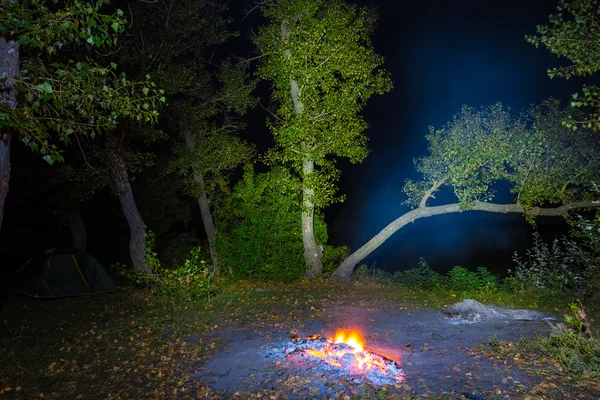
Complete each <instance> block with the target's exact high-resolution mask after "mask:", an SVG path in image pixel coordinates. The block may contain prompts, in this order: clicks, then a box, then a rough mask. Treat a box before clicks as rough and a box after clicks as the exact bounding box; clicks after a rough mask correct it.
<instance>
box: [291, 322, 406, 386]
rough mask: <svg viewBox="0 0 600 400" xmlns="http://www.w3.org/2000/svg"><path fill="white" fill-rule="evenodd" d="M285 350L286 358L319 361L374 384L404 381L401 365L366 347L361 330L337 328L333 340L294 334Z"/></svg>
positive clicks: (327, 367) (321, 363) (300, 360)
mask: <svg viewBox="0 0 600 400" xmlns="http://www.w3.org/2000/svg"><path fill="white" fill-rule="evenodd" d="M283 350H284V353H285V354H286V357H287V359H288V361H292V362H296V363H300V364H305V365H306V364H307V363H308V364H315V365H317V364H318V365H321V368H323V369H326V370H335V371H338V372H339V373H340V374H342V375H348V376H350V377H356V376H365V377H366V378H367V379H368V380H369V381H371V382H372V383H374V384H376V385H388V384H393V383H397V382H402V381H404V379H405V377H404V372H403V371H402V368H400V366H399V365H398V364H397V363H396V362H395V361H393V360H390V359H389V358H386V357H384V356H381V355H379V354H376V353H373V352H370V351H368V350H365V340H364V338H363V336H362V335H361V333H360V332H358V331H356V330H353V331H338V332H337V333H336V335H335V338H334V339H333V340H329V339H327V338H324V337H320V336H316V335H314V336H311V337H307V338H294V339H293V340H292V342H291V343H290V344H289V345H288V346H286V347H285V348H284V349H283Z"/></svg>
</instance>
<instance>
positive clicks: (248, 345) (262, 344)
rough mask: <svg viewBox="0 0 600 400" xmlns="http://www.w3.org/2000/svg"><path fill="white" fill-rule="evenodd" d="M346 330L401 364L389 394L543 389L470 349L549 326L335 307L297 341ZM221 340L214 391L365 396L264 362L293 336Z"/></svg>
mask: <svg viewBox="0 0 600 400" xmlns="http://www.w3.org/2000/svg"><path fill="white" fill-rule="evenodd" d="M340 328H359V329H360V330H361V331H362V332H363V334H364V336H365V338H366V340H367V349H368V350H370V351H373V352H376V353H378V354H381V355H383V356H386V357H388V358H391V359H393V360H395V361H397V362H398V363H399V364H401V366H402V367H403V369H404V372H405V374H406V376H407V381H406V383H405V384H403V385H395V386H396V387H388V388H387V389H388V391H389V392H391V393H397V394H406V395H432V396H438V395H448V396H449V398H464V397H463V396H464V395H463V393H473V394H479V395H482V394H483V395H486V394H487V396H490V395H493V396H494V397H484V398H496V397H499V398H516V397H515V396H523V395H526V394H527V393H528V392H529V391H530V389H531V388H532V387H533V386H535V385H536V384H538V383H540V381H541V380H540V379H539V378H536V377H535V376H529V375H527V373H526V372H525V371H523V370H522V369H520V368H518V367H517V366H515V365H505V364H503V363H501V362H498V361H494V360H492V359H490V358H488V357H485V356H482V355H481V354H475V353H473V352H472V351H471V350H470V349H471V348H475V347H476V346H478V345H480V344H483V345H486V344H487V343H489V341H490V338H491V337H495V338H497V339H498V340H508V341H516V340H519V339H521V338H523V337H532V336H534V335H536V334H547V333H548V330H549V329H548V324H547V323H545V322H544V321H537V322H534V321H523V320H510V319H501V318H492V319H487V320H485V319H484V320H481V321H479V322H475V323H469V322H468V321H464V320H462V321H460V320H456V319H445V318H443V317H442V312H440V311H436V310H431V309H416V310H415V309H403V308H401V307H394V306H390V307H388V308H384V309H368V308H360V307H348V306H333V307H329V308H328V309H326V310H325V312H324V315H323V318H322V319H319V320H314V321H309V322H308V323H307V324H306V325H305V326H303V327H302V328H301V329H299V330H298V332H297V334H298V335H300V336H309V335H311V334H319V335H322V336H325V337H332V336H333V334H334V333H335V331H336V330H338V329H340ZM220 336H221V338H222V340H223V343H224V344H225V349H224V350H223V351H222V352H220V353H219V354H217V355H216V356H214V357H213V358H212V359H210V360H209V361H208V362H207V363H205V364H203V365H202V366H201V367H200V369H199V370H200V376H201V377H202V379H203V380H205V381H206V382H207V383H208V384H209V385H210V386H211V387H213V388H214V389H216V390H219V391H223V392H224V393H226V394H228V395H233V394H235V393H236V392H256V391H259V390H264V389H273V390H278V391H287V392H288V393H289V397H290V398H316V397H319V398H324V397H331V396H335V395H336V394H339V393H340V391H342V390H348V389H349V388H350V389H351V391H353V392H355V393H356V394H359V395H360V394H361V392H362V391H364V382H363V381H362V380H361V379H357V380H356V382H347V381H344V382H340V381H339V380H338V381H336V376H335V372H333V373H331V372H326V371H322V370H320V369H318V368H298V367H285V366H281V363H279V365H274V364H275V363H273V362H272V360H270V359H269V358H267V357H265V353H266V352H265V350H266V349H269V348H270V347H280V346H281V345H282V343H284V342H286V341H288V340H289V339H290V333H289V332H281V331H278V330H277V329H271V330H269V328H268V327H265V328H262V329H261V330H260V331H259V332H256V331H253V330H249V329H240V328H239V327H230V328H229V329H227V330H225V331H221V332H220ZM290 391H291V392H290Z"/></svg>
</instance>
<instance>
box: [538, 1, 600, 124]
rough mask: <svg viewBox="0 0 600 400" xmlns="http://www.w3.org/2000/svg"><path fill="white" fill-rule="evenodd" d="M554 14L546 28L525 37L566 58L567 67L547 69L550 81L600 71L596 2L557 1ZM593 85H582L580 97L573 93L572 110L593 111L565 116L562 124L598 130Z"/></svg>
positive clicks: (599, 112)
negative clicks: (583, 114)
mask: <svg viewBox="0 0 600 400" xmlns="http://www.w3.org/2000/svg"><path fill="white" fill-rule="evenodd" d="M557 10H558V13H556V14H553V15H550V18H549V24H548V25H539V26H538V27H537V34H536V35H530V36H527V37H526V38H527V41H528V42H529V43H531V44H533V45H534V46H535V47H536V48H537V47H539V46H540V45H541V46H544V47H545V48H546V49H548V50H549V51H550V52H551V53H553V54H556V55H557V56H559V57H564V58H566V59H568V60H569V61H570V62H571V63H570V64H569V65H565V66H561V67H555V68H552V69H550V70H548V75H549V76H550V77H551V78H554V77H558V78H565V79H569V78H571V77H574V76H587V75H592V74H594V73H596V72H598V70H599V69H600V2H599V1H598V0H571V1H569V0H561V1H560V2H559V4H558V7H557ZM599 93H600V92H599V89H598V87H597V86H595V85H589V86H584V87H583V89H582V95H579V94H577V93H576V94H574V95H573V99H572V102H571V105H572V106H573V107H592V108H593V109H595V111H594V112H592V113H591V115H589V116H588V117H587V118H576V117H574V116H571V115H567V117H568V118H567V119H566V120H565V125H566V126H567V127H569V128H571V129H576V128H577V126H578V125H581V126H584V127H586V128H593V129H594V130H600V95H599Z"/></svg>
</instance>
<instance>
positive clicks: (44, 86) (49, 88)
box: [37, 82, 52, 93]
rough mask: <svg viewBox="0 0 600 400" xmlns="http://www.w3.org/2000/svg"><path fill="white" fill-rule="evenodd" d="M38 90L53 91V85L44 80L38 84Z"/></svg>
mask: <svg viewBox="0 0 600 400" xmlns="http://www.w3.org/2000/svg"><path fill="white" fill-rule="evenodd" d="M37 90H39V91H41V92H44V93H52V86H51V85H50V83H48V82H44V83H42V84H41V85H38V86H37Z"/></svg>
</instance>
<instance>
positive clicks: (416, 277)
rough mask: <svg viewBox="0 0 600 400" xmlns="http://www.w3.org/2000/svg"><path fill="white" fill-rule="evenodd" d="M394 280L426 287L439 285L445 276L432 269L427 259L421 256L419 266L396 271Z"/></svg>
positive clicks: (415, 286)
mask: <svg viewBox="0 0 600 400" xmlns="http://www.w3.org/2000/svg"><path fill="white" fill-rule="evenodd" d="M394 281H395V282H397V283H399V284H401V285H404V286H407V287H412V288H419V289H424V288H432V287H435V286H439V285H440V284H441V283H442V281H443V277H442V276H441V275H440V274H438V273H437V272H435V271H434V270H432V269H431V268H430V267H429V264H427V261H425V259H424V258H423V257H421V259H420V260H419V262H418V264H417V268H411V269H407V270H406V271H398V272H396V273H394Z"/></svg>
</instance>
